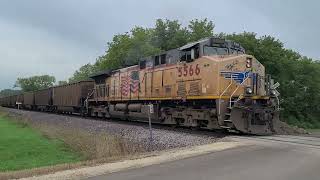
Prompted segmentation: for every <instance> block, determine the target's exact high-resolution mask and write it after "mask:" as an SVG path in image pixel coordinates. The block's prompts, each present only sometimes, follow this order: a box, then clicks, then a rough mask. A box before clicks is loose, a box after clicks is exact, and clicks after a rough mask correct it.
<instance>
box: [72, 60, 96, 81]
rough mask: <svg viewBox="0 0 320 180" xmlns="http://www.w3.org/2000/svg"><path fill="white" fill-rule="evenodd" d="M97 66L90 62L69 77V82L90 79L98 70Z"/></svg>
mask: <svg viewBox="0 0 320 180" xmlns="http://www.w3.org/2000/svg"><path fill="white" fill-rule="evenodd" d="M96 69H97V68H96V66H95V65H91V64H90V63H89V64H85V65H83V66H81V67H80V69H79V70H77V71H76V72H75V73H74V74H73V76H72V77H71V78H69V82H77V81H82V80H87V79H89V76H90V75H92V74H93V73H94V72H96Z"/></svg>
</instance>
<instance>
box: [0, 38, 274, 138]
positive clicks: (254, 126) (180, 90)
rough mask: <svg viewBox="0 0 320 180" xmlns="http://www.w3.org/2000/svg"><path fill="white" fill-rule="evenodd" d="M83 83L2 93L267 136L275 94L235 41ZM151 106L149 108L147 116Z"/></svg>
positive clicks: (69, 109) (211, 41) (190, 47)
mask: <svg viewBox="0 0 320 180" xmlns="http://www.w3.org/2000/svg"><path fill="white" fill-rule="evenodd" d="M91 78H92V79H93V80H94V81H82V82H77V83H71V84H67V85H63V86H56V87H50V88H48V89H44V90H40V91H36V92H27V93H24V94H22V96H23V97H22V96H21V95H19V96H12V97H5V98H1V99H0V103H1V105H2V106H10V107H14V101H15V99H16V100H18V97H20V98H19V99H21V100H20V101H22V100H23V102H22V107H23V108H26V109H33V110H42V111H50V112H66V113H80V114H82V115H88V116H95V117H104V118H120V119H123V120H132V121H148V118H149V115H150V116H151V121H152V123H159V124H168V125H173V126H184V127H191V128H203V129H209V130H211V129H215V130H228V131H237V132H242V133H246V134H257V135H268V134H272V133H273V132H274V128H275V126H276V125H277V121H279V109H280V108H279V100H278V96H279V93H278V92H277V90H276V87H277V86H279V84H277V83H276V84H274V81H273V80H272V79H271V77H270V75H267V74H266V73H265V68H264V66H263V65H262V64H261V63H260V62H259V61H258V60H257V59H255V58H254V57H253V56H251V55H248V54H245V50H244V48H243V47H242V46H241V45H240V44H238V43H235V42H232V41H229V40H225V39H219V38H213V37H211V38H206V39H203V40H200V41H197V42H193V43H189V44H186V45H185V46H182V47H180V48H177V49H172V50H169V51H165V52H162V53H160V54H157V55H154V56H150V57H145V58H142V59H140V60H139V63H138V64H137V65H133V66H129V67H125V68H121V69H115V70H105V71H102V72H100V73H97V74H95V75H93V76H92V77H91ZM150 104H152V105H153V107H154V112H153V113H152V114H149V107H150Z"/></svg>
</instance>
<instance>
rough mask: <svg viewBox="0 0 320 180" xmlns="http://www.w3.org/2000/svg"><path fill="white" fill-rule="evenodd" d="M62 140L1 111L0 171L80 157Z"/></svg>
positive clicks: (28, 167)
mask: <svg viewBox="0 0 320 180" xmlns="http://www.w3.org/2000/svg"><path fill="white" fill-rule="evenodd" d="M80 160H81V157H80V155H79V153H75V152H73V151H71V150H70V149H69V148H67V147H66V146H65V144H64V143H63V142H62V141H60V140H55V139H48V138H45V137H44V136H42V135H41V133H39V132H37V131H35V130H34V129H32V128H30V127H29V126H26V125H23V124H19V123H16V122H14V121H12V120H11V119H10V118H8V117H6V116H4V115H1V114H0V171H12V170H21V169H30V168H35V167H41V166H49V165H56V164H61V163H71V162H77V161H80Z"/></svg>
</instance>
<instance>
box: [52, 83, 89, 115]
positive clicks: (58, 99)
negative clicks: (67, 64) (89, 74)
mask: <svg viewBox="0 0 320 180" xmlns="http://www.w3.org/2000/svg"><path fill="white" fill-rule="evenodd" d="M93 89H94V83H93V81H80V82H75V83H70V84H66V85H62V86H56V87H53V88H52V106H53V109H54V111H56V112H69V113H80V114H84V113H86V106H85V100H86V99H87V96H88V94H89V93H90V92H91V91H92V90H93Z"/></svg>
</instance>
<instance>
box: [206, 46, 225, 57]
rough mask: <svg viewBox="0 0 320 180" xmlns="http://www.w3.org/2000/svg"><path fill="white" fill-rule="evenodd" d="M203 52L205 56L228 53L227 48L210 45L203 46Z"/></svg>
mask: <svg viewBox="0 0 320 180" xmlns="http://www.w3.org/2000/svg"><path fill="white" fill-rule="evenodd" d="M203 53H204V55H205V56H211V55H227V54H229V52H228V48H219V47H211V46H204V47H203Z"/></svg>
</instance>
